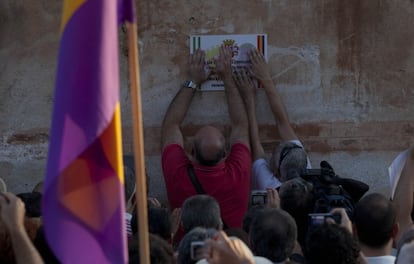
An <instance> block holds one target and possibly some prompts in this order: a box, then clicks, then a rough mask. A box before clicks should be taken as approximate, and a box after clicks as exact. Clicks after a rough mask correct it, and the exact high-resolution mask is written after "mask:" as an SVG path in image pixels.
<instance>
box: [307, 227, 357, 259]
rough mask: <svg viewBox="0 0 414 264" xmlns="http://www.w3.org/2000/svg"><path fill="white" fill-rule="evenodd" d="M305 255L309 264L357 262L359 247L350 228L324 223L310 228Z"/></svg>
mask: <svg viewBox="0 0 414 264" xmlns="http://www.w3.org/2000/svg"><path fill="white" fill-rule="evenodd" d="M304 255H305V258H306V260H307V263H308V264H332V263H335V264H356V263H358V262H357V259H358V257H359V247H358V244H357V243H356V241H355V240H354V239H353V238H352V235H351V233H350V232H348V230H346V229H345V228H343V227H341V226H339V225H336V224H330V223H323V224H321V225H319V226H315V227H312V228H310V229H309V233H308V235H307V238H306V242H305V247H304Z"/></svg>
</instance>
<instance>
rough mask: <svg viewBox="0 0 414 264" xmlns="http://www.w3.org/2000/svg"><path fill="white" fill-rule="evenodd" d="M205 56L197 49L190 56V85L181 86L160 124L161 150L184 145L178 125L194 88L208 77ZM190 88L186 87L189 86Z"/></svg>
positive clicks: (181, 120) (182, 118) (184, 113)
mask: <svg viewBox="0 0 414 264" xmlns="http://www.w3.org/2000/svg"><path fill="white" fill-rule="evenodd" d="M204 61H205V54H204V51H202V50H200V49H198V50H196V51H195V52H194V53H193V54H191V55H190V60H189V69H188V80H187V81H191V83H188V84H187V85H183V86H182V87H181V88H180V90H179V91H178V93H177V94H176V96H175V97H174V99H173V100H172V102H171V104H170V106H169V107H168V110H167V113H166V114H165V117H164V121H163V123H162V135H161V140H162V148H164V147H165V146H166V145H168V144H172V143H176V144H179V145H181V146H183V145H184V140H183V135H182V133H181V129H180V125H181V123H182V122H183V120H184V117H185V115H186V113H187V110H188V107H189V106H190V103H191V100H192V98H193V95H194V93H195V91H196V87H199V86H200V85H201V84H202V83H203V82H204V81H205V80H206V79H207V77H208V75H209V73H208V72H205V70H204ZM192 84H193V86H194V87H193V88H192V87H187V86H191V85H192Z"/></svg>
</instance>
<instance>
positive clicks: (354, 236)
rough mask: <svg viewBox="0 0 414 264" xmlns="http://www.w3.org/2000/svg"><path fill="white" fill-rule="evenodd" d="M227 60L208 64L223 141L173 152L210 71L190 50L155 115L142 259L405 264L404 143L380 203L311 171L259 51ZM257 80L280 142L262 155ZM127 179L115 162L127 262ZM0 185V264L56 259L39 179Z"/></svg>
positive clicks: (132, 216) (408, 206)
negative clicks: (158, 178)
mask: <svg viewBox="0 0 414 264" xmlns="http://www.w3.org/2000/svg"><path fill="white" fill-rule="evenodd" d="M232 54H233V53H232V49H231V47H230V46H225V45H223V46H221V47H220V51H219V56H218V57H217V58H216V59H215V61H214V63H215V69H214V71H215V74H217V75H218V76H219V77H220V79H221V80H223V82H224V87H225V89H224V91H225V95H226V100H227V106H228V113H229V118H230V126H231V131H230V134H229V135H228V136H227V137H225V136H224V135H223V132H222V131H220V129H218V128H216V127H214V126H210V125H208V126H203V127H201V128H200V129H199V130H198V131H197V132H196V133H195V135H193V138H192V143H193V144H192V149H191V153H188V152H187V151H186V149H185V146H184V142H185V139H184V136H183V134H182V132H181V128H180V126H181V124H182V122H183V121H184V118H185V116H186V113H187V111H188V109H189V107H190V105H191V101H192V98H193V96H194V94H195V93H197V90H199V87H200V85H201V84H202V83H203V82H205V81H206V80H207V78H208V76H209V75H210V74H211V72H210V70H206V67H205V54H204V52H203V51H202V50H200V49H199V50H197V51H195V52H194V53H193V54H191V55H190V59H189V63H188V69H187V72H188V76H187V77H188V80H187V81H186V82H185V83H184V84H183V86H182V87H181V88H180V89H179V91H178V93H177V94H176V96H175V97H174V99H173V100H172V102H171V104H170V106H169V108H168V110H167V112H166V115H165V118H164V120H163V123H162V135H161V140H162V159H161V163H162V171H163V176H164V179H165V184H166V190H167V197H168V205H162V204H161V203H160V202H159V201H158V200H157V199H156V198H149V199H148V225H149V230H148V231H149V233H150V236H149V240H150V241H149V245H150V258H151V263H163V264H164V263H178V264H187V263H188V264H192V263H220V264H222V263H223V264H232V263H249V264H250V263H309V264H324V263H329V264H333V263H335V264H352V263H355V264H356V263H369V264H375V263H384V264H387V263H398V264H408V263H414V226H413V218H412V212H413V207H414V146H412V147H411V148H409V149H408V150H407V151H406V160H405V161H404V165H403V169H402V171H401V175H400V177H399V180H398V183H397V185H396V188H395V192H394V193H393V196H392V197H391V198H392V199H390V198H389V197H386V196H384V195H383V194H380V193H367V190H368V186H366V185H365V184H364V183H362V182H359V181H357V180H352V179H344V178H340V177H339V176H337V175H336V174H335V172H334V170H333V168H332V167H331V166H330V165H329V164H328V163H327V162H322V163H321V168H320V169H312V166H311V163H310V159H309V157H308V155H307V153H306V151H305V148H304V145H303V143H302V142H301V141H300V140H299V138H298V137H297V135H296V134H295V131H294V129H293V128H292V126H291V124H290V122H289V119H288V114H287V111H286V107H285V105H284V102H283V100H282V97H281V96H280V95H279V93H278V91H277V87H276V86H275V83H274V81H273V80H272V76H271V71H270V69H269V65H268V64H267V63H266V61H265V59H264V57H263V55H262V54H260V53H259V52H258V51H257V50H251V51H250V52H249V54H248V55H249V58H250V61H251V66H250V67H249V68H245V67H238V68H234V67H233V66H232ZM257 83H260V85H261V86H263V89H264V92H265V93H266V98H267V100H268V102H269V105H270V109H271V111H272V114H273V116H274V119H275V124H276V127H277V129H278V131H277V132H278V135H279V137H280V140H281V143H280V145H279V146H278V147H277V148H276V149H275V150H274V152H273V153H272V155H271V157H270V158H269V159H268V158H267V155H266V153H265V151H264V148H263V146H262V144H261V141H260V137H259V128H258V123H257V119H256V94H255V93H256V90H257V89H256V86H257ZM133 178H134V172H133V170H132V169H131V168H128V167H126V168H125V201H126V212H125V213H126V223H127V224H126V232H127V234H128V253H129V263H139V260H140V258H139V239H138V237H139V233H138V230H137V221H139V219H138V217H137V212H136V203H135V195H134V194H135V193H134V189H135V188H134V180H132V179H133ZM0 180H1V179H0ZM0 188H2V190H1V192H0V193H1V194H0V220H1V221H0V232H1V233H0V236H1V237H0V263H59V261H58V260H57V259H56V257H55V256H54V254H53V252H52V251H51V250H50V249H49V247H48V245H47V242H46V240H45V237H44V233H43V226H42V222H41V220H40V217H41V209H40V204H41V202H40V201H41V193H42V184H41V183H40V184H39V185H37V186H36V187H35V188H34V190H33V192H30V193H23V194H18V195H14V194H12V193H10V192H7V191H6V185H5V184H4V182H2V181H0Z"/></svg>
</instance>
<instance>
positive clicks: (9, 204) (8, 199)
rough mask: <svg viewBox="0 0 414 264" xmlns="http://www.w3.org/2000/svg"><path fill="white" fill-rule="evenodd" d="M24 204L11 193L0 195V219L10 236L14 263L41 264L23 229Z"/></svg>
mask: <svg viewBox="0 0 414 264" xmlns="http://www.w3.org/2000/svg"><path fill="white" fill-rule="evenodd" d="M25 211H26V210H25V208H24V203H23V202H22V200H20V199H19V198H18V197H17V196H15V195H14V194H12V193H2V194H1V195H0V219H1V220H2V222H3V223H4V225H5V226H6V228H7V231H8V232H9V234H10V238H11V242H12V246H13V251H14V255H15V258H16V263H18V264H19V263H21V264H23V263H33V264H38V263H43V260H42V257H41V256H40V254H39V252H38V251H37V250H36V248H35V246H34V245H33V244H32V241H30V238H29V235H28V234H27V232H26V230H25V228H24V214H25Z"/></svg>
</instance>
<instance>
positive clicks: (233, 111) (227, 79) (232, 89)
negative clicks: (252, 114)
mask: <svg viewBox="0 0 414 264" xmlns="http://www.w3.org/2000/svg"><path fill="white" fill-rule="evenodd" d="M231 63H232V50H231V47H228V46H224V45H222V46H221V47H220V54H219V58H218V59H217V60H216V71H217V74H218V75H219V77H220V78H221V80H223V81H224V88H225V92H226V98H227V106H228V111H229V115H230V122H231V134H230V144H231V145H233V144H234V143H236V142H241V143H243V144H245V145H246V146H247V147H248V148H250V144H249V130H248V129H249V128H248V126H249V122H248V120H247V116H246V110H245V108H244V105H243V101H242V99H241V97H240V93H239V91H238V90H237V87H236V84H235V83H234V80H233V76H232V67H231Z"/></svg>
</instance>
